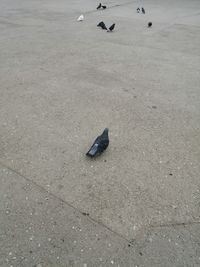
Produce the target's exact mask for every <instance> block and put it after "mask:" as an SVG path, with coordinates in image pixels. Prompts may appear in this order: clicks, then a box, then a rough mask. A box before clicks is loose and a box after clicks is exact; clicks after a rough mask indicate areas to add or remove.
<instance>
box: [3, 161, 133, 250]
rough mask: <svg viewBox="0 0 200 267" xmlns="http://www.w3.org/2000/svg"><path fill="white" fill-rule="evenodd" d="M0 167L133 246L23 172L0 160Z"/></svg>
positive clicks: (124, 238)
mask: <svg viewBox="0 0 200 267" xmlns="http://www.w3.org/2000/svg"><path fill="white" fill-rule="evenodd" d="M0 165H1V167H3V168H6V169H8V170H10V171H11V172H13V173H15V174H16V175H18V176H20V177H22V178H23V179H24V180H26V181H27V182H28V183H30V184H32V185H34V186H35V187H37V188H39V189H40V191H43V192H44V193H46V194H48V195H49V196H52V197H54V198H56V199H57V200H59V201H60V202H62V203H63V204H65V205H67V206H68V207H70V208H72V209H73V210H75V211H76V212H78V213H79V214H80V216H84V217H85V218H87V220H88V221H90V222H91V223H93V224H95V225H99V226H100V227H102V228H105V229H107V230H108V231H109V232H110V233H112V234H113V235H115V236H117V237H118V238H120V239H122V240H124V241H126V242H127V243H128V244H130V246H132V247H134V248H135V246H133V245H132V244H131V243H130V240H128V239H127V238H126V237H124V236H122V235H121V234H119V233H117V232H115V231H113V230H112V229H111V228H110V227H108V226H107V225H105V224H103V223H101V222H99V221H97V220H96V219H94V218H91V217H90V216H85V215H83V212H84V211H81V210H80V209H78V208H76V207H74V206H73V205H72V204H70V203H69V202H67V201H65V200H63V199H62V198H60V197H59V196H56V195H55V194H53V193H52V192H50V191H48V190H46V188H44V187H43V186H41V185H39V184H37V183H36V182H34V181H33V180H31V179H29V178H27V177H26V176H24V175H23V174H21V173H19V172H18V171H16V170H14V169H12V168H11V167H9V166H7V165H5V164H4V163H2V162H0Z"/></svg>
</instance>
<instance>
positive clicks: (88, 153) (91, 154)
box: [86, 144, 98, 158]
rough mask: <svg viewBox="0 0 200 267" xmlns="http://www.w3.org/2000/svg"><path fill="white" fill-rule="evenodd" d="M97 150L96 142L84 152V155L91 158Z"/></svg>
mask: <svg viewBox="0 0 200 267" xmlns="http://www.w3.org/2000/svg"><path fill="white" fill-rule="evenodd" d="M97 152H98V144H94V145H93V146H92V147H91V148H90V150H89V151H88V152H87V153H86V156H89V157H91V158H92V157H94V156H96V154H97Z"/></svg>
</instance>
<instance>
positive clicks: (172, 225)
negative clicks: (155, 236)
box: [149, 221, 200, 228]
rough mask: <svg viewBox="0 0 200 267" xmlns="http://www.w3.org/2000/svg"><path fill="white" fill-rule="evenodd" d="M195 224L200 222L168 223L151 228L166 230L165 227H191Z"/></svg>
mask: <svg viewBox="0 0 200 267" xmlns="http://www.w3.org/2000/svg"><path fill="white" fill-rule="evenodd" d="M194 224H200V221H193V222H191V221H189V222H174V223H166V224H160V225H156V224H155V225H150V226H149V228H164V227H178V226H189V225H194Z"/></svg>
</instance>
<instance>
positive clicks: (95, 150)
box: [86, 128, 109, 158]
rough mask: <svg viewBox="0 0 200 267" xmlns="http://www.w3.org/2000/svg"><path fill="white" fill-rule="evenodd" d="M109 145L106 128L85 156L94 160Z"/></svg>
mask: <svg viewBox="0 0 200 267" xmlns="http://www.w3.org/2000/svg"><path fill="white" fill-rule="evenodd" d="M108 145H109V137H108V128H105V130H104V131H103V133H102V134H101V135H99V136H98V137H97V138H96V140H95V141H94V143H93V145H92V146H91V148H90V149H89V151H88V152H87V153H86V156H88V157H91V158H94V157H96V156H98V155H100V154H101V153H102V152H103V151H104V150H105V149H106V148H107V147H108Z"/></svg>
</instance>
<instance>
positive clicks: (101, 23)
mask: <svg viewBox="0 0 200 267" xmlns="http://www.w3.org/2000/svg"><path fill="white" fill-rule="evenodd" d="M102 26H105V23H104V22H103V21H101V22H99V24H97V27H101V28H102Z"/></svg>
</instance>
